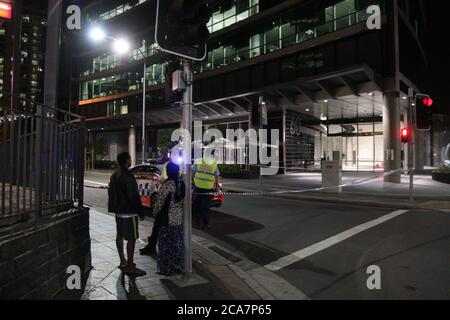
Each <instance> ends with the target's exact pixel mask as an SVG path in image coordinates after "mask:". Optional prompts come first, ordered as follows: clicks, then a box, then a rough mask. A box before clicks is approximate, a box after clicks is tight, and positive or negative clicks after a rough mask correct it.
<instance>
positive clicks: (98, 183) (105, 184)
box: [84, 180, 108, 187]
mask: <svg viewBox="0 0 450 320" xmlns="http://www.w3.org/2000/svg"><path fill="white" fill-rule="evenodd" d="M84 182H88V183H93V184H97V185H99V186H104V187H107V186H108V184H107V183H101V182H95V181H91V180H84Z"/></svg>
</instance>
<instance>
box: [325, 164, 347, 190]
mask: <svg viewBox="0 0 450 320" xmlns="http://www.w3.org/2000/svg"><path fill="white" fill-rule="evenodd" d="M341 185H342V169H341V162H340V161H324V162H323V166H322V187H323V188H329V189H327V190H326V191H331V192H333V191H336V192H341V191H342V188H341V187H339V186H341ZM333 188H336V189H335V190H333Z"/></svg>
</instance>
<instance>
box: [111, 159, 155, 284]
mask: <svg viewBox="0 0 450 320" xmlns="http://www.w3.org/2000/svg"><path fill="white" fill-rule="evenodd" d="M117 162H118V164H119V167H118V169H117V170H116V171H115V172H114V173H113V175H112V176H111V179H110V182H109V188H108V211H109V212H113V213H115V215H116V226H117V238H116V245H117V251H118V253H119V257H120V266H119V268H120V269H122V271H123V272H124V273H125V274H129V275H134V276H144V275H145V274H146V272H145V271H143V270H140V269H138V268H137V267H136V264H135V263H134V249H135V246H136V240H137V239H138V238H139V233H138V225H139V218H140V219H141V220H144V218H145V216H144V212H143V210H142V205H141V199H140V197H139V190H138V186H137V183H136V179H135V178H134V176H133V175H132V174H131V172H130V171H129V168H130V167H131V156H130V154H129V153H127V152H124V153H121V154H119V155H118V156H117ZM124 240H126V241H127V257H126V258H125V255H124V250H123V243H124Z"/></svg>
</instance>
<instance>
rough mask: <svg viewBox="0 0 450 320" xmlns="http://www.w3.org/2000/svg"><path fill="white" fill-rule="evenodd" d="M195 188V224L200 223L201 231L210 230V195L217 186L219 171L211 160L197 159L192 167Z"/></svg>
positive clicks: (215, 163)
mask: <svg viewBox="0 0 450 320" xmlns="http://www.w3.org/2000/svg"><path fill="white" fill-rule="evenodd" d="M192 174H193V178H194V187H195V206H194V212H195V214H196V220H197V222H201V223H202V226H201V228H202V229H203V230H206V229H210V228H211V225H210V223H209V222H210V220H209V215H210V209H211V197H212V196H211V193H213V192H214V191H215V190H216V189H217V186H218V184H219V178H220V171H219V166H218V165H217V162H216V161H215V160H212V159H198V160H196V161H195V163H194V165H193V167H192Z"/></svg>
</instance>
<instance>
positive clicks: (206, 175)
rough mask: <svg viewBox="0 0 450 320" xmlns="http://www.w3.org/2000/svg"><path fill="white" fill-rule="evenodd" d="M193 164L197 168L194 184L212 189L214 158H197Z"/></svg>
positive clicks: (215, 165)
mask: <svg viewBox="0 0 450 320" xmlns="http://www.w3.org/2000/svg"><path fill="white" fill-rule="evenodd" d="M195 165H196V167H197V170H196V171H195V175H194V186H195V187H196V188H200V189H206V190H212V189H214V184H215V181H216V179H215V173H216V171H217V162H216V161H214V160H203V159H199V160H197V161H195Z"/></svg>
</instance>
